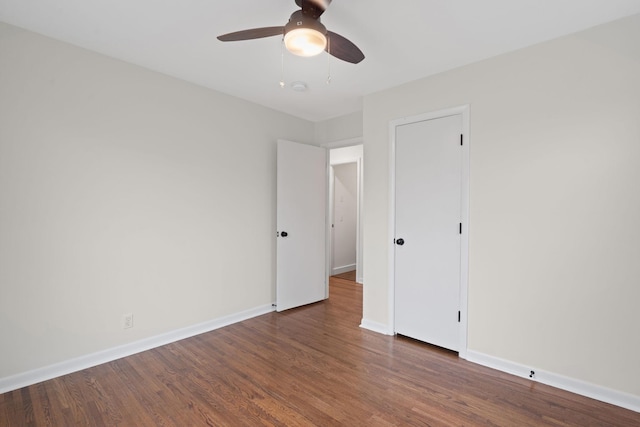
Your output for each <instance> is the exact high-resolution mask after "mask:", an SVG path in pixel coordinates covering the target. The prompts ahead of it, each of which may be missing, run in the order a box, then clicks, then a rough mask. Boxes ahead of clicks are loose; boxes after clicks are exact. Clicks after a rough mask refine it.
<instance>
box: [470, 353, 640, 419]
mask: <svg viewBox="0 0 640 427" xmlns="http://www.w3.org/2000/svg"><path fill="white" fill-rule="evenodd" d="M466 359H467V360H468V361H470V362H473V363H477V364H478V365H482V366H486V367H489V368H493V369H497V370H498V371H502V372H506V373H508V374H511V375H515V376H517V377H521V378H527V379H530V380H532V381H536V382H539V383H542V384H546V385H549V386H552V387H556V388H559V389H562V390H566V391H570V392H571V393H576V394H579V395H581V396H585V397H589V398H591V399H596V400H600V401H601V402H605V403H610V404H612V405H616V406H620V407H621V408H625V409H629V410H631V411H635V412H640V396H635V395H633V394H629V393H624V392H621V391H617V390H612V389H610V388H607V387H602V386H599V385H596V384H592V383H588V382H586V381H582V380H578V379H575V378H569V377H566V376H564V375H560V374H556V373H553V372H548V371H544V370H542V369H537V368H535V367H531V366H525V365H522V364H520V363H516V362H512V361H509V360H505V359H501V358H499V357H494V356H490V355H488V354H484V353H480V352H477V351H473V350H468V351H467V357H466ZM532 370H533V371H535V375H534V377H533V378H529V374H530V373H531V371H532Z"/></svg>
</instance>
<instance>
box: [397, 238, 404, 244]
mask: <svg viewBox="0 0 640 427" xmlns="http://www.w3.org/2000/svg"><path fill="white" fill-rule="evenodd" d="M396 245H398V246H402V245H404V239H396Z"/></svg>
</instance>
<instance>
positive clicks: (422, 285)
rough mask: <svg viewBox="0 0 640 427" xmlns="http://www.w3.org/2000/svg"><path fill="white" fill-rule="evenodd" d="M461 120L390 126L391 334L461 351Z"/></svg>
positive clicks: (453, 118) (450, 119)
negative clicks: (392, 207) (392, 132)
mask: <svg viewBox="0 0 640 427" xmlns="http://www.w3.org/2000/svg"><path fill="white" fill-rule="evenodd" d="M461 133H462V116H461V115H453V116H448V117H443V118H438V119H433V120H425V121H420V122H415V123H410V124H406V125H401V126H398V127H397V128H396V145H395V150H396V155H395V158H396V164H395V183H396V187H395V199H396V203H395V220H396V223H395V245H394V248H395V310H394V313H395V331H396V332H397V333H399V334H402V335H406V336H409V337H412V338H415V339H418V340H421V341H425V342H428V343H431V344H435V345H437V346H440V347H444V348H447V349H451V350H454V351H458V350H459V348H458V347H459V327H460V326H459V325H460V324H459V310H460V307H459V304H460V258H461V234H460V233H461V225H460V218H461V172H462V147H461V145H460V135H461Z"/></svg>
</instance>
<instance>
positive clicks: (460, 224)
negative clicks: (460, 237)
mask: <svg viewBox="0 0 640 427" xmlns="http://www.w3.org/2000/svg"><path fill="white" fill-rule="evenodd" d="M460 234H462V223H460Z"/></svg>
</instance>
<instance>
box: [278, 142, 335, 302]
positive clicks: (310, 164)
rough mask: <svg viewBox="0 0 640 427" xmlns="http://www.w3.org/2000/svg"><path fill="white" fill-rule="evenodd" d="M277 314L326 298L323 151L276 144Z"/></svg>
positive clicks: (325, 151) (325, 161) (325, 187)
mask: <svg viewBox="0 0 640 427" xmlns="http://www.w3.org/2000/svg"><path fill="white" fill-rule="evenodd" d="M277 192H278V193H277V237H276V239H277V240H276V241H277V245H276V247H277V250H276V256H277V261H276V268H277V270H276V309H277V311H283V310H288V309H290V308H294V307H299V306H301V305H305V304H310V303H312V302H316V301H320V300H323V299H325V298H326V297H327V292H326V289H327V285H326V281H327V274H326V213H327V208H326V202H327V150H326V149H324V148H320V147H315V146H312V145H305V144H299V143H296V142H291V141H282V140H280V141H278V172H277Z"/></svg>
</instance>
